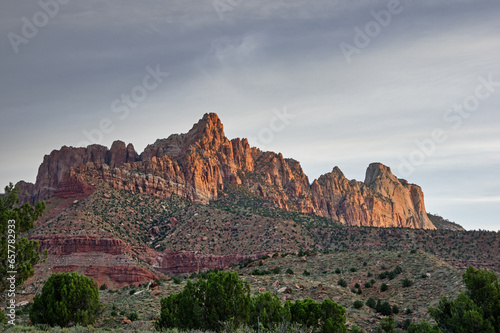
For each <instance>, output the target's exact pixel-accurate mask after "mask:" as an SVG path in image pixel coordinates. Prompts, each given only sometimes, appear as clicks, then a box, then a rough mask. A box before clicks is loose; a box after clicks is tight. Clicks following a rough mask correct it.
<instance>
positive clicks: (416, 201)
mask: <svg viewBox="0 0 500 333" xmlns="http://www.w3.org/2000/svg"><path fill="white" fill-rule="evenodd" d="M86 179H87V180H88V179H93V180H98V181H100V182H104V183H107V184H109V185H110V186H112V187H113V188H115V189H116V190H123V191H127V192H130V193H133V194H135V193H140V194H143V193H145V194H150V195H153V196H156V197H159V198H165V199H166V198H169V197H170V196H171V195H172V194H175V195H177V196H179V197H181V198H184V199H187V200H189V201H191V202H193V203H197V204H208V203H209V202H210V201H212V200H217V199H218V196H219V195H220V193H222V192H223V191H224V189H225V187H226V186H228V185H240V186H244V187H245V188H247V189H248V190H249V191H251V192H252V193H254V194H256V195H258V196H260V197H262V198H263V199H265V200H268V201H269V202H271V203H273V204H274V205H276V206H277V207H279V208H281V209H283V210H289V211H290V210H291V211H299V212H303V213H311V214H316V215H319V216H323V217H328V218H332V219H334V220H337V221H340V222H341V223H343V224H346V225H351V226H374V227H405V228H414V229H435V226H434V224H433V223H432V222H431V221H430V219H429V218H428V217H427V214H426V210H425V205H424V194H423V192H422V189H421V188H420V187H419V186H417V185H414V184H410V183H408V182H407V181H406V180H403V179H398V178H397V177H396V176H394V175H393V174H392V172H391V169H390V168H389V167H387V166H385V165H383V164H381V163H372V164H370V165H369V166H368V168H367V171H366V177H365V180H364V182H360V181H356V180H348V179H347V178H346V177H345V176H344V174H343V173H342V172H341V170H340V169H339V168H338V167H335V168H334V169H333V171H332V172H330V173H327V174H324V175H322V176H320V177H319V178H318V179H316V180H314V181H313V182H312V183H311V182H309V179H308V177H307V176H306V175H305V174H304V172H303V170H302V167H301V166H300V163H299V162H298V161H295V160H293V159H288V158H284V157H283V155H282V154H281V153H274V152H265V151H261V150H260V149H258V148H256V147H251V146H250V144H249V142H248V140H247V139H238V138H237V139H232V140H229V139H228V138H226V136H225V134H224V129H223V125H222V123H221V121H220V119H219V117H218V116H217V115H216V114H215V113H210V114H205V115H204V116H203V118H202V119H201V120H200V121H199V122H198V123H197V124H195V125H194V126H193V127H192V129H191V130H190V131H189V132H188V133H185V134H174V135H171V136H169V137H168V138H167V139H159V140H157V141H156V142H155V143H154V144H151V145H148V146H147V147H146V148H145V150H144V152H142V154H140V155H139V154H137V152H136V151H135V149H134V147H133V145H132V144H128V145H125V143H124V142H122V141H115V142H114V143H113V144H112V146H111V148H110V149H108V148H107V147H104V146H101V145H96V144H94V145H90V146H88V147H86V148H74V147H67V146H64V147H62V148H61V149H60V150H54V151H52V152H51V153H50V154H49V155H46V156H45V157H44V159H43V162H42V164H41V165H40V167H39V169H38V175H37V178H36V183H35V184H31V183H26V182H24V181H21V182H19V183H17V184H16V186H17V187H18V188H20V199H21V201H22V202H30V203H35V202H37V201H39V200H47V199H50V198H51V197H59V198H72V197H79V198H81V197H85V196H86V195H89V194H90V193H92V191H93V189H94V188H93V185H94V184H92V183H89V182H88V181H86ZM34 238H37V239H39V240H40V241H41V245H42V248H46V249H49V253H51V255H52V256H53V257H52V258H53V259H52V260H51V261H52V264H51V266H52V269H53V271H70V270H74V269H76V268H78V267H80V270H81V271H83V272H85V273H87V274H89V275H90V276H93V277H95V278H96V279H97V280H98V282H99V283H102V282H103V281H107V283H108V285H114V286H121V285H124V284H130V283H136V282H141V281H147V280H150V279H152V278H154V277H155V274H153V273H151V272H150V271H148V270H146V269H144V268H142V267H139V266H137V265H134V264H133V263H131V262H129V263H128V264H127V265H125V266H123V265H122V266H120V265H118V264H117V263H124V262H126V260H125V261H124V259H123V258H122V257H121V256H126V255H127V253H128V254H130V253H132V252H131V249H130V248H129V246H128V245H127V244H125V243H124V242H123V241H121V240H115V239H94V238H92V237H90V238H89V237H76V238H75V237H73V238H71V237H66V239H65V238H64V236H60V237H59V236H58V237H49V236H47V237H41V236H38V237H34ZM144 251H145V253H147V255H146V257H148V258H149V259H147V260H146V261H149V262H150V264H151V266H152V267H156V268H159V271H160V272H164V273H183V272H189V271H195V270H197V269H199V268H200V267H199V266H200V262H201V263H202V266H203V268H205V269H206V268H219V267H221V265H222V266H226V265H230V264H234V263H238V262H241V261H242V260H246V259H248V258H251V257H252V256H249V255H241V254H240V255H234V256H227V257H224V256H223V257H217V256H213V255H210V254H203V255H201V254H196V255H193V254H190V253H181V254H179V253H176V254H168V253H167V254H165V253H156V252H155V251H153V250H151V249H145V250H144ZM153 252H154V253H153ZM96 254H101V255H102V256H107V257H109V258H108V259H109V260H105V261H103V262H102V265H101V266H98V265H97V266H95V265H94V266H91V267H90V266H85V265H84V264H83V262H85V260H83V259H82V258H87V259H88V258H91V257H92V256H94V257H95V256H96ZM251 255H254V254H251ZM82 256H83V257H82ZM129 257H133V255H130V256H129ZM58 262H64V265H58ZM99 267H100V268H99Z"/></svg>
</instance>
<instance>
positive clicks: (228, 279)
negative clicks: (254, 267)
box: [156, 272, 251, 331]
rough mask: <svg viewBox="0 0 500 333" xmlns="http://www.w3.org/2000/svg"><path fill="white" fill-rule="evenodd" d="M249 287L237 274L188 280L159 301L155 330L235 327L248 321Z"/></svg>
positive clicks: (221, 273) (212, 275)
mask: <svg viewBox="0 0 500 333" xmlns="http://www.w3.org/2000/svg"><path fill="white" fill-rule="evenodd" d="M250 304H251V299H250V286H249V284H248V283H247V282H242V281H240V280H239V278H238V274H237V273H229V272H219V273H217V274H214V273H210V274H209V275H208V280H205V279H199V280H198V281H197V282H196V283H192V282H191V281H188V282H187V284H186V286H185V287H184V290H183V291H182V292H181V293H179V294H172V295H170V296H168V297H166V298H163V299H162V300H161V313H160V318H159V320H158V321H157V322H156V328H157V329H160V330H161V329H165V328H173V327H177V328H179V329H204V330H216V331H219V330H221V329H222V323H224V322H231V324H232V325H234V326H235V327H238V326H240V325H241V324H243V323H247V322H248V318H249V314H250Z"/></svg>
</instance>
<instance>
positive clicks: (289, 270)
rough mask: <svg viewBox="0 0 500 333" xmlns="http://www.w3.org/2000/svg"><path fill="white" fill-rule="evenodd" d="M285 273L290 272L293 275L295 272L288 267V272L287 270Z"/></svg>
mask: <svg viewBox="0 0 500 333" xmlns="http://www.w3.org/2000/svg"><path fill="white" fill-rule="evenodd" d="M285 273H286V274H290V275H293V274H294V273H293V271H292V270H291V269H290V268H288V269H287V270H286V272H285Z"/></svg>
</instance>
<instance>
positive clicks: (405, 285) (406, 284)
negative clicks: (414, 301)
mask: <svg viewBox="0 0 500 333" xmlns="http://www.w3.org/2000/svg"><path fill="white" fill-rule="evenodd" d="M402 283H403V288H408V287H411V286H412V284H413V282H411V280H410V279H408V278H405V279H404V280H403V282H402Z"/></svg>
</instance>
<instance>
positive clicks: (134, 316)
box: [127, 312, 139, 321]
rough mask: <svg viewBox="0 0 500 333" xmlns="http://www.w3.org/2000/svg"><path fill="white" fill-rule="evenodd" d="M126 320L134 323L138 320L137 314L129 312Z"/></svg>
mask: <svg viewBox="0 0 500 333" xmlns="http://www.w3.org/2000/svg"><path fill="white" fill-rule="evenodd" d="M127 318H128V319H130V320H131V321H136V320H138V319H139V315H138V314H137V312H131V313H129V314H128V315H127Z"/></svg>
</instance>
